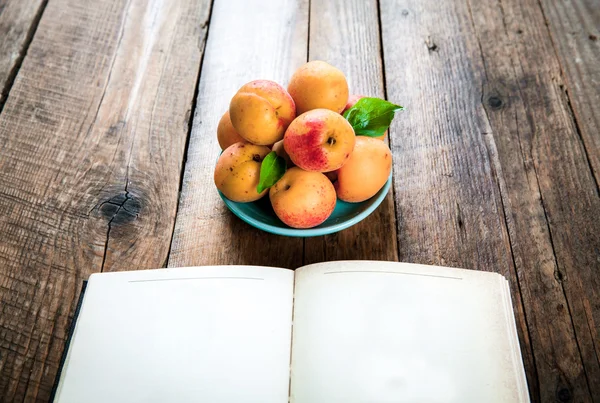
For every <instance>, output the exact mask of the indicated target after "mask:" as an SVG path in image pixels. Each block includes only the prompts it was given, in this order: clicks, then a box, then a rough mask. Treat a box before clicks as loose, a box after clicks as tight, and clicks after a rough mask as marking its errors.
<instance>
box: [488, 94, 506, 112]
mask: <svg viewBox="0 0 600 403" xmlns="http://www.w3.org/2000/svg"><path fill="white" fill-rule="evenodd" d="M488 105H490V107H491V108H492V109H500V108H502V105H503V102H502V100H501V99H500V98H499V97H497V96H491V97H489V98H488Z"/></svg>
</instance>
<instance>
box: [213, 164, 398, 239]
mask: <svg viewBox="0 0 600 403" xmlns="http://www.w3.org/2000/svg"><path fill="white" fill-rule="evenodd" d="M392 172H393V170H392V171H390V175H389V176H388V179H387V181H386V182H385V184H384V185H383V187H382V188H381V189H379V191H378V192H377V193H376V194H375V195H374V196H373V197H371V198H369V199H367V200H365V201H363V202H359V203H369V206H368V207H367V208H366V209H365V210H364V211H361V212H360V213H359V214H357V215H356V216H354V217H352V218H351V219H349V220H346V221H343V222H340V223H337V224H333V225H329V226H326V227H322V228H319V226H317V227H314V228H304V229H300V228H292V227H289V228H281V227H276V226H274V225H271V224H266V223H264V222H263V221H260V220H257V219H256V218H254V217H253V216H251V215H248V214H246V213H245V212H244V211H242V209H240V207H239V206H238V204H242V203H237V202H234V201H231V200H229V199H228V198H227V197H225V195H223V193H221V191H220V190H218V189H217V191H218V192H219V196H221V199H223V201H224V202H225V205H226V206H227V208H229V210H231V212H232V213H233V214H235V215H236V216H237V217H239V218H240V219H242V221H244V222H246V223H247V224H250V225H251V226H253V227H254V228H257V229H259V230H262V231H265V232H268V233H271V234H275V235H282V236H287V237H296V238H309V237H315V236H322V235H328V234H333V233H336V232H339V231H341V230H344V229H346V228H349V227H351V226H353V225H354V224H356V223H358V222H360V221H362V220H364V219H365V218H367V217H368V216H369V215H370V214H371V213H372V212H373V211H375V209H376V208H377V207H379V205H380V204H381V203H382V202H383V199H384V198H385V197H386V196H387V194H388V192H389V190H390V187H391V185H392ZM267 193H268V192H267ZM264 197H269V196H268V195H265V196H264ZM338 200H339V199H338ZM252 203H255V202H252ZM359 203H356V204H359ZM320 225H322V224H320Z"/></svg>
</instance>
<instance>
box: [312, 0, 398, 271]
mask: <svg viewBox="0 0 600 403" xmlns="http://www.w3.org/2000/svg"><path fill="white" fill-rule="evenodd" d="M309 38H310V44H309V47H308V49H309V58H310V60H324V61H327V62H328V63H331V64H332V65H334V66H336V67H337V68H339V69H340V70H342V71H343V72H344V73H345V74H346V77H347V79H348V85H349V87H350V93H351V94H360V95H365V96H372V97H379V98H384V97H385V93H384V87H383V85H384V84H383V69H382V62H381V46H380V37H379V21H378V10H377V1H375V0H370V1H363V0H355V1H345V0H344V1H343V0H327V1H313V2H312V3H311V7H310V36H309ZM398 102H401V101H398ZM401 118H402V116H401V113H400V114H399V116H398V117H397V119H401ZM392 135H396V134H395V133H392ZM395 239H396V223H395V214H394V202H393V192H392V191H390V192H389V194H388V196H387V197H386V198H385V200H384V201H383V203H382V204H381V205H380V206H379V207H378V208H377V210H376V211H375V212H373V213H372V214H371V215H370V216H369V217H367V218H366V219H365V220H363V221H361V222H360V223H358V224H357V225H354V226H353V227H351V228H349V229H347V230H344V231H341V232H339V233H336V234H333V235H328V236H325V237H318V238H307V239H306V240H305V252H304V253H305V256H304V260H305V263H307V264H308V263H316V262H322V261H327V260H345V259H365V258H367V257H368V259H371V260H398V247H397V244H396V242H395Z"/></svg>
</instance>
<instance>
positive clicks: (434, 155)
mask: <svg viewBox="0 0 600 403" xmlns="http://www.w3.org/2000/svg"><path fill="white" fill-rule="evenodd" d="M381 21H382V35H383V47H384V60H385V77H386V88H387V92H388V97H389V98H390V99H393V100H395V101H397V102H399V103H401V104H403V105H405V106H406V108H407V109H406V111H405V112H403V113H402V118H401V119H396V120H395V122H394V123H393V127H392V132H393V133H396V134H395V135H394V136H392V137H391V143H392V150H393V156H394V188H395V203H396V207H397V233H398V244H399V257H400V260H402V261H407V262H416V263H426V264H440V265H446V266H454V267H463V268H467V269H478V270H488V271H495V272H498V273H501V274H503V275H504V276H505V277H506V278H508V279H509V281H510V283H511V291H512V296H513V305H514V308H515V316H516V320H517V328H518V332H519V338H520V341H521V352H522V356H523V359H524V363H525V367H526V371H527V375H528V382H529V384H530V385H532V386H530V387H531V392H532V395H533V396H534V398H535V397H536V396H537V390H536V388H535V380H536V370H535V364H534V359H533V355H532V351H531V344H530V339H529V335H528V332H527V324H526V322H525V316H524V313H523V303H522V300H521V293H520V289H519V283H518V277H517V274H516V271H515V266H514V262H513V259H512V254H511V248H510V243H509V236H508V231H507V227H506V223H505V219H504V212H503V206H502V199H501V194H500V190H499V186H498V182H497V180H498V178H497V176H498V174H499V172H498V171H497V170H495V169H494V166H493V161H492V160H491V157H490V155H489V145H488V143H489V142H490V139H486V137H487V136H490V127H489V124H488V123H487V118H486V112H485V110H484V108H483V105H482V104H481V89H482V83H483V81H484V74H485V73H484V67H483V65H482V61H481V57H480V55H479V47H478V43H477V40H476V36H475V33H474V29H473V25H472V23H471V21H470V16H469V9H468V7H467V4H465V2H460V1H453V2H440V1H437V0H426V1H411V0H403V1H392V0H382V1H381ZM491 142H492V145H493V140H491Z"/></svg>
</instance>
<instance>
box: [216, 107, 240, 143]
mask: <svg viewBox="0 0 600 403" xmlns="http://www.w3.org/2000/svg"><path fill="white" fill-rule="evenodd" d="M217 140H218V141H219V146H221V150H224V149H226V148H227V147H229V146H230V145H232V144H233V143H239V142H240V141H245V140H244V138H243V137H242V136H240V135H239V134H238V132H236V131H235V128H234V127H233V125H232V124H231V119H230V118H229V111H227V112H225V113H224V114H223V116H222V117H221V120H219V125H218V126H217Z"/></svg>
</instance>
